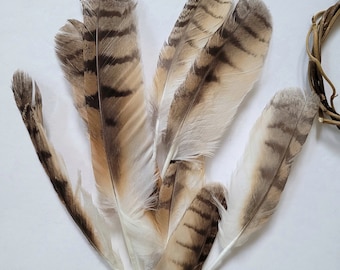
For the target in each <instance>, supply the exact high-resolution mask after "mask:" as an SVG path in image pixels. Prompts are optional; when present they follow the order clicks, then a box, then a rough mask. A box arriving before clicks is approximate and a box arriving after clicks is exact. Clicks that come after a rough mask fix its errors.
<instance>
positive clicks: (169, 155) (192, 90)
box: [157, 0, 272, 175]
mask: <svg viewBox="0 0 340 270" xmlns="http://www.w3.org/2000/svg"><path fill="white" fill-rule="evenodd" d="M271 32H272V27H271V18H270V14H269V12H268V10H267V8H266V7H265V5H264V4H263V3H262V2H261V1H257V0H256V1H247V0H241V1H239V2H238V3H237V5H236V7H235V9H234V10H233V12H232V14H231V16H229V17H228V18H227V19H226V20H225V22H224V23H223V25H222V26H221V27H220V28H219V29H218V31H216V32H215V34H214V35H213V36H212V37H211V38H210V39H209V40H208V42H207V44H206V46H205V47H204V48H203V50H202V51H201V53H200V54H199V56H198V57H197V58H196V59H195V62H194V63H193V65H192V66H191V68H190V70H189V73H188V75H187V77H186V79H185V81H184V82H183V83H182V84H181V85H180V87H179V88H178V89H177V90H176V93H175V96H174V99H173V101H172V104H171V108H170V111H169V117H168V121H167V126H166V129H165V130H162V143H161V144H160V145H159V146H158V149H157V151H158V153H157V160H160V161H159V164H160V165H159V167H160V171H161V172H162V173H161V175H164V173H165V171H166V169H167V167H168V165H169V163H170V161H171V160H193V159H195V158H196V157H197V156H200V155H202V156H211V155H212V154H213V152H214V150H215V149H216V148H217V145H218V143H219V141H220V138H221V136H222V135H223V133H224V131H225V129H226V128H227V126H228V125H229V124H230V122H231V120H232V119H233V116H234V115H235V113H236V110H237V108H238V106H239V104H240V103H241V101H242V100H243V98H244V96H245V95H246V94H247V93H248V92H249V91H250V90H251V89H252V87H253V85H254V83H255V82H256V81H257V79H258V77H259V74H260V72H261V70H262V67H263V63H264V58H265V56H266V53H267V51H268V46H269V40H270V37H271ZM222 112H223V117H221V113H222Z"/></svg>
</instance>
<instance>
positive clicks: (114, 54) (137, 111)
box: [83, 0, 157, 269]
mask: <svg viewBox="0 0 340 270" xmlns="http://www.w3.org/2000/svg"><path fill="white" fill-rule="evenodd" d="M134 8H135V3H134V1H124V2H122V1H108V0H101V1H88V2H86V3H84V14H85V26H86V31H85V33H84V37H83V38H84V41H85V48H86V46H88V48H87V49H88V55H87V56H86V58H85V61H86V62H85V63H86V66H87V70H86V71H87V72H88V75H89V81H88V83H89V90H94V91H92V92H89V94H91V95H88V94H87V97H86V100H88V101H89V103H90V104H89V105H90V106H91V105H95V104H94V103H93V102H94V101H96V98H97V96H98V108H93V109H96V110H97V113H98V109H99V110H100V119H99V120H100V121H99V122H100V123H101V126H102V136H103V138H102V139H103V142H104V144H103V145H104V147H105V154H106V158H107V164H108V168H109V174H110V180H111V182H110V184H112V189H111V190H112V191H113V194H114V196H111V197H109V196H106V198H105V199H108V198H113V199H112V203H111V204H112V208H114V209H115V210H116V211H117V214H118V216H119V221H120V223H121V227H122V232H123V235H124V239H125V242H126V246H127V249H128V252H129V255H130V259H131V263H132V266H133V267H134V269H144V268H145V267H146V265H148V264H149V263H151V261H152V260H151V258H150V256H153V255H154V253H155V252H156V251H157V243H156V242H157V235H155V234H154V224H153V219H152V217H151V216H150V215H148V214H147V212H146V211H147V210H148V209H149V208H150V207H151V206H152V205H151V203H152V198H151V199H150V195H151V194H152V192H153V188H154V185H155V181H154V164H153V162H152V135H151V134H148V132H147V126H146V111H145V104H144V93H143V79H142V69H141V63H140V54H139V50H138V45H137V33H136V24H135V18H134V14H133V11H134ZM87 22H89V25H87ZM93 49H94V52H93ZM85 76H86V74H85ZM93 77H96V80H95V82H96V85H91V84H93ZM85 84H87V81H86V77H85ZM90 88H91V89H90ZM91 102H92V103H91ZM110 184H107V186H110ZM99 189H100V191H104V192H106V191H105V188H103V189H102V186H100V187H99ZM104 194H105V195H107V194H106V193H104ZM109 202H110V199H109ZM141 230H142V231H143V233H142V234H141ZM141 235H142V236H143V237H145V239H144V241H141V239H140V238H141Z"/></svg>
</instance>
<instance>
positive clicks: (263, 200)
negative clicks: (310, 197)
mask: <svg viewBox="0 0 340 270" xmlns="http://www.w3.org/2000/svg"><path fill="white" fill-rule="evenodd" d="M318 102H319V100H318V98H317V96H316V95H308V96H304V95H303V93H302V91H301V90H299V89H287V90H283V91H281V92H279V93H277V94H276V95H275V96H274V97H273V99H272V100H271V102H270V103H269V104H268V106H267V107H266V108H265V110H264V112H263V114H262V115H261V117H260V118H259V119H258V121H257V122H256V124H255V126H254V127H253V129H252V131H251V135H250V140H249V144H248V146H247V147H246V150H245V153H244V155H243V159H242V161H241V163H240V166H242V167H239V168H238V169H237V170H236V172H235V173H234V175H233V176H232V179H231V183H230V187H229V189H228V190H229V192H228V197H227V205H228V210H227V211H225V210H224V209H221V210H220V212H221V215H222V219H221V222H220V225H219V240H220V242H221V243H222V246H223V248H224V249H223V251H222V252H221V254H220V255H219V257H218V258H217V259H216V260H215V261H214V263H212V264H210V265H208V267H206V268H205V269H209V270H211V269H217V268H218V266H219V265H220V264H221V263H222V261H223V260H224V259H225V257H226V256H227V254H228V252H229V251H230V250H231V248H233V247H234V246H240V245H242V244H243V243H244V242H245V241H247V239H248V238H249V237H250V236H251V235H252V234H253V233H254V232H255V231H257V230H259V229H261V228H262V227H263V226H264V224H265V223H266V222H267V221H268V219H269V217H270V216H271V215H272V214H273V212H274V210H275V208H276V206H277V204H278V202H279V199H280V196H281V193H282V191H283V189H284V187H285V184H286V182H287V178H288V175H289V172H290V168H291V166H292V163H293V161H294V159H295V158H296V156H297V155H298V153H299V152H300V151H301V149H302V146H303V144H304V142H305V140H306V139H307V136H308V133H309V131H310V129H311V126H312V123H313V119H314V117H315V114H316V112H317V109H318Z"/></svg>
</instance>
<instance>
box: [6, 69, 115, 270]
mask: <svg viewBox="0 0 340 270" xmlns="http://www.w3.org/2000/svg"><path fill="white" fill-rule="evenodd" d="M12 90H13V94H14V97H15V101H16V104H17V107H18V109H19V111H20V112H21V116H22V120H23V122H24V123H25V126H26V128H27V131H28V133H29V135H30V137H31V140H32V143H33V145H34V148H35V150H36V152H37V155H38V158H39V160H40V162H41V164H42V165H43V167H44V169H45V172H46V174H47V175H48V177H49V178H50V181H51V183H52V185H53V187H54V189H55V191H56V193H57V194H58V196H59V199H60V200H61V201H62V203H63V204H64V205H65V207H66V209H67V211H68V212H69V213H70V215H71V217H72V218H73V220H74V221H75V223H76V224H77V225H78V226H79V228H80V229H81V230H82V232H83V233H84V235H85V236H86V237H87V239H88V241H89V242H90V243H91V245H92V246H93V247H94V248H95V249H96V250H97V251H98V252H99V253H100V254H101V255H102V256H103V257H105V258H107V260H108V262H109V263H110V265H112V266H113V267H115V266H117V265H119V264H120V259H119V257H118V255H117V254H116V253H115V252H114V251H113V250H112V247H111V246H108V245H107V244H105V242H106V241H107V240H106V239H105V237H103V235H102V232H101V231H98V230H97V229H98V228H96V227H94V225H93V220H92V218H93V216H90V215H88V213H87V212H86V210H87V209H84V208H83V207H82V206H81V204H80V202H79V200H78V199H79V198H78V197H77V196H76V194H74V193H73V191H72V188H71V183H70V181H69V178H68V176H67V172H66V168H65V166H64V164H63V161H62V160H61V159H60V158H59V157H58V155H57V154H56V152H55V150H54V148H53V146H52V144H51V143H50V142H49V141H48V139H47V136H46V131H45V129H44V125H43V118H42V100H41V94H40V90H39V88H38V86H37V85H36V84H34V83H33V82H32V79H31V78H30V77H29V76H28V75H26V74H24V73H23V72H20V71H17V72H16V73H14V75H13V82H12ZM94 222H96V221H94Z"/></svg>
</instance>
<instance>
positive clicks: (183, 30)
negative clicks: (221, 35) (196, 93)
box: [150, 0, 232, 131]
mask: <svg viewBox="0 0 340 270" xmlns="http://www.w3.org/2000/svg"><path fill="white" fill-rule="evenodd" d="M231 4H232V2H231V1H227V0H225V1H220V0H188V1H187V3H186V4H185V6H184V8H183V10H182V12H181V14H180V15H179V18H178V20H177V21H176V23H175V25H174V28H173V30H172V32H171V33H170V35H169V38H168V41H167V42H165V43H164V45H163V48H162V50H161V52H160V55H159V61H158V65H157V70H156V74H155V77H154V85H153V91H152V92H151V99H150V102H151V109H150V110H151V115H152V116H151V118H152V122H153V123H154V124H153V125H156V124H157V123H156V122H158V124H159V125H162V124H163V123H166V119H167V115H168V111H169V107H170V104H171V100H172V98H173V94H174V91H175V90H176V88H177V87H178V86H179V85H180V84H181V83H182V82H183V81H184V79H185V76H186V74H187V72H188V70H189V69H190V66H191V65H192V63H193V61H194V60H195V57H196V56H197V54H198V53H199V52H200V50H201V49H202V48H203V47H204V45H205V44H206V42H207V40H208V38H209V37H210V36H211V35H212V34H213V33H214V32H215V31H216V30H217V29H218V28H219V26H220V25H221V24H222V22H223V20H224V18H225V17H226V16H227V15H228V12H229V9H230V7H231ZM159 109H161V111H159ZM157 118H158V120H157V121H156V119H157ZM154 128H155V127H154ZM156 128H157V127H156ZM157 130H158V131H161V130H162V127H159V128H157Z"/></svg>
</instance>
